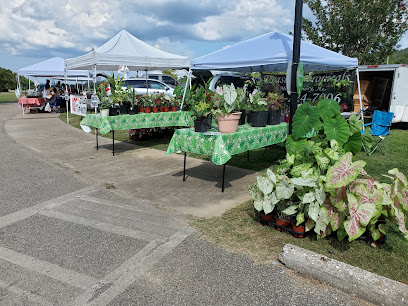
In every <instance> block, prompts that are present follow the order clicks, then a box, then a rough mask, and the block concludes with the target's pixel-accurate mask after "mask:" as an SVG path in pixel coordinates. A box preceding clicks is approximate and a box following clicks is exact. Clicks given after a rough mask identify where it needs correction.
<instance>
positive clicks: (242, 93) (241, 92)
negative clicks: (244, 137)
mask: <svg viewBox="0 0 408 306" xmlns="http://www.w3.org/2000/svg"><path fill="white" fill-rule="evenodd" d="M236 91H237V100H236V109H238V110H239V111H240V112H241V117H240V118H239V122H238V125H243V124H245V119H246V113H247V109H248V103H249V99H248V98H247V95H246V90H245V89H244V88H237V89H236Z"/></svg>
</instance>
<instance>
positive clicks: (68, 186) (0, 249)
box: [0, 103, 365, 305]
mask: <svg viewBox="0 0 408 306" xmlns="http://www.w3.org/2000/svg"><path fill="white" fill-rule="evenodd" d="M16 113H17V108H16V105H15V104H14V103H13V104H7V103H6V104H4V103H2V104H0V143H1V146H0V157H1V163H0V173H1V176H0V183H1V190H0V305H163V304H172V305H257V304H259V305H276V304H282V305H361V304H365V303H364V302H363V301H361V300H358V299H355V298H353V297H351V296H349V295H347V294H345V293H342V292H340V291H338V290H335V289H333V288H330V287H328V286H325V285H322V284H320V283H318V282H316V281H313V280H310V279H304V278H302V277H301V276H299V275H296V274H294V273H292V272H291V271H289V270H287V269H285V268H284V267H283V266H282V265H280V264H279V263H274V264H271V265H257V264H254V263H253V262H252V261H251V260H249V259H248V258H246V257H245V256H243V255H239V254H232V253H229V252H227V251H226V250H223V249H221V248H218V247H215V246H213V245H212V244H210V243H208V242H206V241H204V240H202V239H200V238H199V237H198V235H197V234H196V233H195V232H194V231H193V230H192V229H191V228H190V227H189V226H188V223H187V221H186V219H185V218H184V217H183V216H182V215H181V214H179V213H175V212H172V211H169V210H168V209H162V208H160V207H166V205H165V204H164V205H161V204H162V203H160V199H159V198H155V199H154V201H151V200H149V199H148V198H142V197H138V196H137V195H133V196H132V195H131V194H129V192H128V191H129V190H127V189H123V190H122V189H121V188H118V189H106V187H112V186H111V185H106V184H105V183H106V182H105V178H100V177H91V176H89V175H84V174H82V173H81V172H80V171H78V170H75V167H74V165H73V164H72V163H71V164H70V163H68V162H66V158H65V156H64V154H65V153H66V154H67V155H69V152H70V148H69V145H70V144H69V143H67V144H66V146H65V149H64V148H62V146H61V143H60V142H58V139H57V137H58V135H59V133H58V132H56V131H55V130H52V131H50V130H47V128H46V127H47V125H46V124H45V125H44V123H45V122H50V126H51V122H52V124H54V125H56V126H58V124H60V123H59V122H57V123H56V121H55V120H58V119H56V118H52V117H53V116H48V117H45V116H42V117H40V116H38V117H37V118H36V117H34V118H33V119H28V118H32V117H26V119H21V118H20V119H18V120H20V121H18V120H15V121H8V120H10V119H15V114H16ZM40 118H42V119H40ZM24 120H25V121H24ZM27 120H31V122H33V123H32V125H33V126H34V125H36V124H37V123H38V122H39V120H42V121H41V124H42V125H43V126H45V128H44V129H43V132H44V135H46V137H42V139H43V140H42V141H44V143H43V145H42V144H38V143H37V146H38V145H40V147H35V146H31V145H27V143H28V141H27V143H21V142H20V140H21V139H22V138H21V135H30V132H32V130H30V128H27V122H28V121H27ZM19 122H20V123H19ZM6 124H7V125H8V124H10V128H9V129H6V128H5V125H6ZM61 128H62V126H61ZM64 128H65V127H64ZM6 130H7V131H13V133H12V134H13V138H12V137H10V135H9V134H8V132H6ZM76 132H77V131H74V130H72V133H76ZM36 133H38V130H37V131H36ZM66 133H67V134H69V131H68V132H66ZM18 135H20V137H19V136H18ZM88 136H89V135H85V134H75V137H84V139H85V140H86V141H88V140H87V139H88V138H87V137H88ZM26 138H27V137H26ZM16 139H17V140H18V141H16ZM67 139H69V138H68V135H67ZM38 141H39V140H38ZM53 144H54V146H53ZM45 147H46V148H47V150H48V151H47V150H45V151H44V150H42V149H41V148H45ZM71 151H72V149H71ZM74 151H75V150H74ZM58 160H60V161H61V162H58ZM119 164H120V163H119ZM122 171H126V169H122ZM100 175H101V174H100ZM137 179H139V180H141V179H142V178H137ZM158 206H159V207H158ZM176 211H177V210H176Z"/></svg>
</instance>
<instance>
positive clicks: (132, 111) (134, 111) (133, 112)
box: [128, 109, 137, 115]
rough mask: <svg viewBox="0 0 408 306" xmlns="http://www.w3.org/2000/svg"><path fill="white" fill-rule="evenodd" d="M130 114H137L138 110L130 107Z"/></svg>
mask: <svg viewBox="0 0 408 306" xmlns="http://www.w3.org/2000/svg"><path fill="white" fill-rule="evenodd" d="M128 113H129V115H136V114H137V110H136V109H129V112H128Z"/></svg>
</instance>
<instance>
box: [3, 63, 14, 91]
mask: <svg viewBox="0 0 408 306" xmlns="http://www.w3.org/2000/svg"><path fill="white" fill-rule="evenodd" d="M16 84H17V80H16V74H15V73H13V72H12V71H11V70H8V69H4V68H0V92H4V91H8V90H9V89H15V88H16Z"/></svg>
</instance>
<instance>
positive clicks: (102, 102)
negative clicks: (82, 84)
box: [96, 83, 112, 117]
mask: <svg viewBox="0 0 408 306" xmlns="http://www.w3.org/2000/svg"><path fill="white" fill-rule="evenodd" d="M96 95H97V96H98V99H99V109H100V110H101V116H102V117H108V116H109V107H110V106H111V105H112V102H111V101H110V100H109V99H108V97H106V87H105V83H101V84H99V86H98V87H97V90H96Z"/></svg>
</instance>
